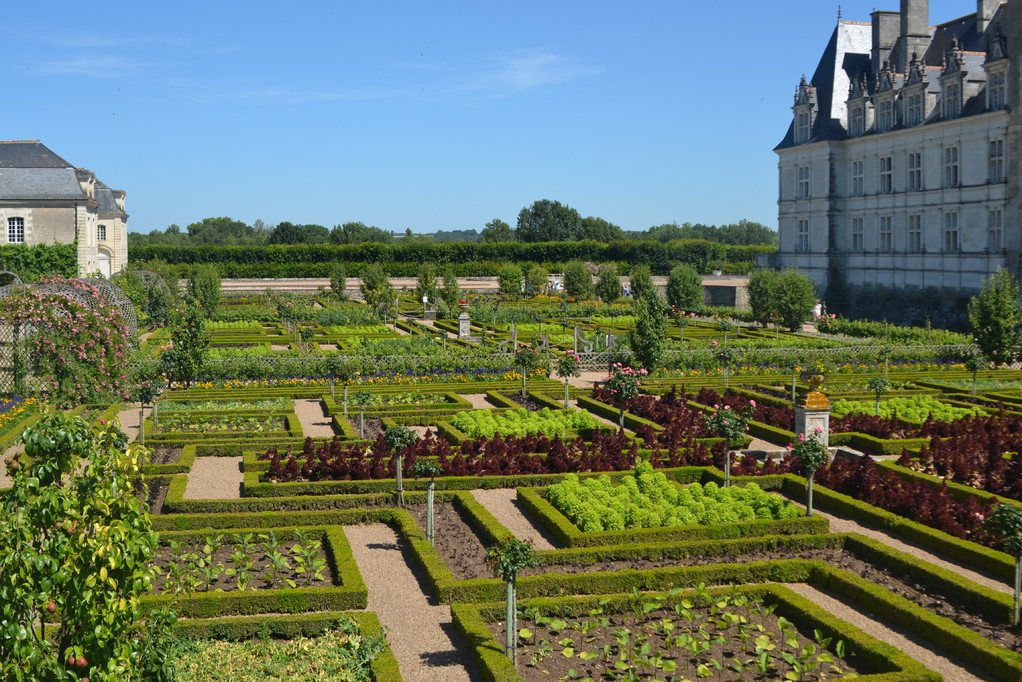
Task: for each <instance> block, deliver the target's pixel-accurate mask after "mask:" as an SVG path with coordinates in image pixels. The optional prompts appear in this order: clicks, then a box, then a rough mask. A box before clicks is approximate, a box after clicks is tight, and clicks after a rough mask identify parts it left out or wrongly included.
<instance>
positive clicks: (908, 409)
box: [831, 395, 986, 423]
mask: <svg viewBox="0 0 1022 682" xmlns="http://www.w3.org/2000/svg"><path fill="white" fill-rule="evenodd" d="M831 407H832V409H833V411H834V412H836V413H838V414H869V413H870V412H871V411H874V410H873V409H871V408H875V406H874V405H873V404H872V403H871V402H870V401H868V400H848V399H845V398H842V399H840V400H835V401H834V402H833V403H832V405H831ZM985 414H986V412H984V411H983V409H981V408H979V407H955V406H954V405H948V404H947V403H942V402H941V401H939V400H937V399H936V398H934V397H933V396H928V395H917V396H911V397H901V398H888V399H887V400H885V401H883V402H882V403H880V410H879V416H881V417H885V418H891V417H898V418H900V419H906V420H909V421H913V422H919V423H922V422H924V421H926V420H927V419H929V418H933V419H937V420H940V421H953V420H955V419H961V418H962V417H969V416H976V417H981V416H984V415H985Z"/></svg>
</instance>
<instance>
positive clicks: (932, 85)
mask: <svg viewBox="0 0 1022 682" xmlns="http://www.w3.org/2000/svg"><path fill="white" fill-rule="evenodd" d="M1003 11H1004V7H1003V5H1002V6H1001V7H999V8H998V9H997V11H996V12H995V13H994V16H993V17H992V21H991V25H994V26H996V25H999V24H1000V23H1001V22H1002V21H1003V20H1004V14H1003ZM976 29H977V23H976V15H975V14H974V13H973V14H968V15H966V16H963V17H959V18H958V19H952V20H951V21H947V22H944V23H942V24H938V25H936V26H932V27H930V43H929V45H928V46H927V48H926V53H925V55H924V59H923V61H924V63H925V65H926V68H927V72H928V74H927V88H926V89H927V91H928V92H930V93H936V94H939V93H940V80H939V78H940V71H939V69H940V64H942V63H943V62H944V58H945V56H946V55H947V54H948V53H949V52H950V51H951V49H952V46H953V45H954V44H955V42H956V41H957V44H958V47H959V49H960V50H962V51H963V53H964V54H963V55H962V57H963V62H964V63H963V66H962V68H963V69H964V70H965V71H967V72H968V78H969V80H970V81H983V80H985V75H984V71H983V62H984V59H985V54H986V50H987V36H986V34H983V33H980V32H979V31H977V30H976ZM895 49H897V46H896V48H895ZM871 51H872V26H871V24H870V23H867V22H856V21H845V20H839V21H838V25H837V27H836V28H835V29H834V32H833V33H832V34H831V37H830V40H829V41H828V43H827V47H826V48H825V49H824V51H823V55H822V56H821V57H820V62H819V64H818V65H817V67H816V71H815V73H814V74H813V78H812V80H811V81H810V84H811V85H812V86H813V87H814V88H816V99H817V103H818V109H817V118H816V122H815V123H814V125H813V130H812V135H811V137H810V140H809V142H810V143H811V142H819V141H821V140H842V139H845V137H847V131H846V130H845V128H844V124H843V123H842V122H843V121H844V120H845V119H846V115H845V114H846V112H847V105H846V100H847V92H848V85H849V83H850V82H851V80H858V79H859V78H861V77H862V76H864V75H865V76H866V80H867V83H868V87H869V90H870V94H871V95H872V94H873V87H874V80H875V77H876V74H874V73H873V72H872V59H871V56H870V53H871ZM935 69H936V70H935ZM983 110H984V101H983V97H982V96H981V95H975V96H973V97H970V98H969V99H968V100H967V101H966V102H964V103H963V107H962V115H963V116H969V115H971V114H977V113H981V112H982V111H983ZM935 118H936V119H938V120H939V117H935ZM794 143H795V125H794V121H791V122H789V124H788V130H787V132H786V133H785V135H784V138H783V139H782V140H781V142H780V143H779V144H778V145H777V146H776V147H775V150H777V149H784V148H787V147H792V146H794Z"/></svg>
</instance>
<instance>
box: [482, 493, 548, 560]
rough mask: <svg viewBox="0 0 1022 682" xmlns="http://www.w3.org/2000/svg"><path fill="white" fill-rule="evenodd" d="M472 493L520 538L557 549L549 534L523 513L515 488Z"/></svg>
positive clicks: (543, 546)
mask: <svg viewBox="0 0 1022 682" xmlns="http://www.w3.org/2000/svg"><path fill="white" fill-rule="evenodd" d="M472 495H474V496H475V498H476V500H478V501H479V504H481V505H483V506H484V507H486V510H487V511H488V512H490V513H491V514H493V516H494V517H496V519H497V520H498V521H500V522H501V523H502V524H504V527H505V528H507V529H508V530H509V531H511V533H512V534H513V535H514V536H515V537H516V538H518V539H519V540H524V541H525V542H532V543H533V544H534V545H535V546H536V549H555V548H554V545H553V544H552V543H551V542H550V539H549V538H548V535H547V534H546V533H544V532H543V531H542V530H540V529H539V528H538V527H537V526H536V524H534V523H533V522H532V521H531V520H529V518H528V517H527V516H525V514H524V513H522V510H521V507H519V506H518V500H517V497H518V493H517V492H516V491H515V489H514V488H498V489H496V490H473V491H472Z"/></svg>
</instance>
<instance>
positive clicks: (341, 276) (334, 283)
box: [330, 265, 348, 301]
mask: <svg viewBox="0 0 1022 682" xmlns="http://www.w3.org/2000/svg"><path fill="white" fill-rule="evenodd" d="M347 284H348V271H347V270H345V269H344V266H343V265H335V266H334V269H333V270H331V271H330V291H332V292H333V293H334V296H336V297H337V300H338V301H347V300H348V289H347Z"/></svg>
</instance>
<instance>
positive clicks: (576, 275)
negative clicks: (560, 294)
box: [564, 260, 593, 299]
mask: <svg viewBox="0 0 1022 682" xmlns="http://www.w3.org/2000/svg"><path fill="white" fill-rule="evenodd" d="M564 290H565V291H566V292H567V294H568V296H571V297H572V298H577V299H591V298H592V297H593V276H592V274H591V273H590V272H589V269H588V268H587V267H586V264H585V263H583V262H582V261H580V260H573V261H569V262H568V263H567V264H566V265H565V266H564Z"/></svg>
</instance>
